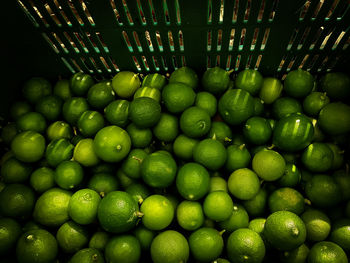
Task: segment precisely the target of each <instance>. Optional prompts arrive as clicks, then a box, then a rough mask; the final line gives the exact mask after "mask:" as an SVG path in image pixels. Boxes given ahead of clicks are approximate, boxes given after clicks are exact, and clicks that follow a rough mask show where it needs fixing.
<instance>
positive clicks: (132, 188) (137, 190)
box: [125, 183, 151, 204]
mask: <svg viewBox="0 0 350 263" xmlns="http://www.w3.org/2000/svg"><path fill="white" fill-rule="evenodd" d="M125 192H127V193H128V194H130V195H132V197H133V198H134V199H135V201H136V202H137V203H139V204H142V203H143V200H145V199H146V198H147V197H149V196H150V195H151V191H150V190H149V189H148V187H147V186H146V185H144V184H138V183H133V184H131V185H129V186H128V187H126V188H125Z"/></svg>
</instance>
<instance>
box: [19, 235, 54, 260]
mask: <svg viewBox="0 0 350 263" xmlns="http://www.w3.org/2000/svg"><path fill="white" fill-rule="evenodd" d="M57 254H58V246H57V241H56V239H55V237H54V236H53V235H52V234H51V233H50V232H48V231H46V230H44V229H36V230H31V231H28V232H26V233H24V234H23V235H21V237H20V238H19V239H18V241H17V247H16V256H17V260H18V262H19V263H32V262H37V263H45V262H54V261H55V260H56V257H57Z"/></svg>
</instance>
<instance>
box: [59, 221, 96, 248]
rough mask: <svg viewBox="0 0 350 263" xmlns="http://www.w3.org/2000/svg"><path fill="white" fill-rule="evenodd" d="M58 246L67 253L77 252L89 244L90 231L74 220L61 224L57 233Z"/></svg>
mask: <svg viewBox="0 0 350 263" xmlns="http://www.w3.org/2000/svg"><path fill="white" fill-rule="evenodd" d="M56 239H57V243H58V246H59V247H60V248H61V249H62V251H63V252H65V253H75V252H77V251H79V250H80V249H82V248H83V247H85V245H87V244H88V242H89V238H88V231H87V229H86V228H84V227H83V226H81V225H78V224H77V223H75V222H73V221H68V222H66V223H64V224H63V225H61V226H60V227H59V228H58V230H57V233H56Z"/></svg>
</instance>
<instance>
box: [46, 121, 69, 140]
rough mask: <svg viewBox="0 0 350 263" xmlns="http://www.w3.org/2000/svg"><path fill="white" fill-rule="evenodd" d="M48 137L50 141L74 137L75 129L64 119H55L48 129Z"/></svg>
mask: <svg viewBox="0 0 350 263" xmlns="http://www.w3.org/2000/svg"><path fill="white" fill-rule="evenodd" d="M46 134H47V138H48V140H49V141H52V140H55V139H68V140H70V139H72V137H73V130H72V128H71V127H70V125H69V124H68V123H66V122H64V121H55V122H53V123H51V124H50V125H49V127H47V129H46Z"/></svg>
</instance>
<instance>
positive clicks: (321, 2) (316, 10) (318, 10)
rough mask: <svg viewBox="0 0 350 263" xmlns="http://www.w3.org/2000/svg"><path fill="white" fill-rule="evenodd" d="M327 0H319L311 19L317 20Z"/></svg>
mask: <svg viewBox="0 0 350 263" xmlns="http://www.w3.org/2000/svg"><path fill="white" fill-rule="evenodd" d="M324 1H325V0H319V2H318V3H317V5H316V8H315V10H314V12H313V14H312V16H311V20H315V19H316V18H317V15H318V14H319V13H320V10H321V8H322V6H323V3H324Z"/></svg>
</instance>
